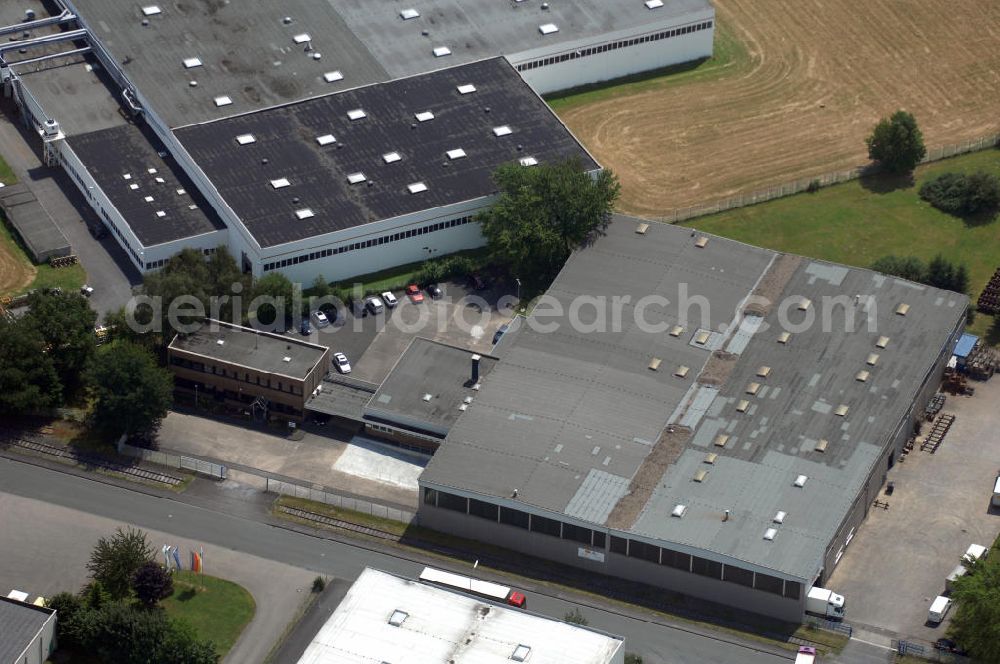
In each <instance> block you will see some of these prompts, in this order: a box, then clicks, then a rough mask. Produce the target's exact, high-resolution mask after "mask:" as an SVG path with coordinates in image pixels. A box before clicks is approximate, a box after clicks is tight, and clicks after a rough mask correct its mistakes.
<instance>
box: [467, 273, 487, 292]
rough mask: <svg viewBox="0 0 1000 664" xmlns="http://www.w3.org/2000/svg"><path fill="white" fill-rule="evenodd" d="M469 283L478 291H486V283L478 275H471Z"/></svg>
mask: <svg viewBox="0 0 1000 664" xmlns="http://www.w3.org/2000/svg"><path fill="white" fill-rule="evenodd" d="M469 283H471V284H472V287H473V288H475V289H476V290H486V282H485V281H484V280H483V278H482V277H481V276H479V275H478V274H470V275H469Z"/></svg>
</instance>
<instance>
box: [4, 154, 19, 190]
mask: <svg viewBox="0 0 1000 664" xmlns="http://www.w3.org/2000/svg"><path fill="white" fill-rule="evenodd" d="M0 182H2V183H4V184H14V183H15V182H17V176H16V175H14V169H12V168H11V167H10V165H8V164H7V162H6V161H4V158H3V157H0Z"/></svg>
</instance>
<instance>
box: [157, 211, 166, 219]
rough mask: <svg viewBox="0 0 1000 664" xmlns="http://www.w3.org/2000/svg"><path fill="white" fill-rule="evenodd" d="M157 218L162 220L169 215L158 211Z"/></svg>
mask: <svg viewBox="0 0 1000 664" xmlns="http://www.w3.org/2000/svg"><path fill="white" fill-rule="evenodd" d="M156 216H157V217H160V218H161V219H162V218H163V217H165V216H167V213H166V212H164V211H163V210H157V211H156Z"/></svg>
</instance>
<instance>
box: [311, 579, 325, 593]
mask: <svg viewBox="0 0 1000 664" xmlns="http://www.w3.org/2000/svg"><path fill="white" fill-rule="evenodd" d="M324 588H326V580H325V579H323V577H321V576H317V577H316V578H315V579H313V587H312V591H313V592H314V593H321V592H323V589H324Z"/></svg>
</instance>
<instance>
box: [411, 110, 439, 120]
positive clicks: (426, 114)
mask: <svg viewBox="0 0 1000 664" xmlns="http://www.w3.org/2000/svg"><path fill="white" fill-rule="evenodd" d="M413 117H415V118H416V119H417V122H427V121H428V120H433V119H434V114H433V113H431V112H430V111H421V112H420V113H415V114H414V115H413Z"/></svg>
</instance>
